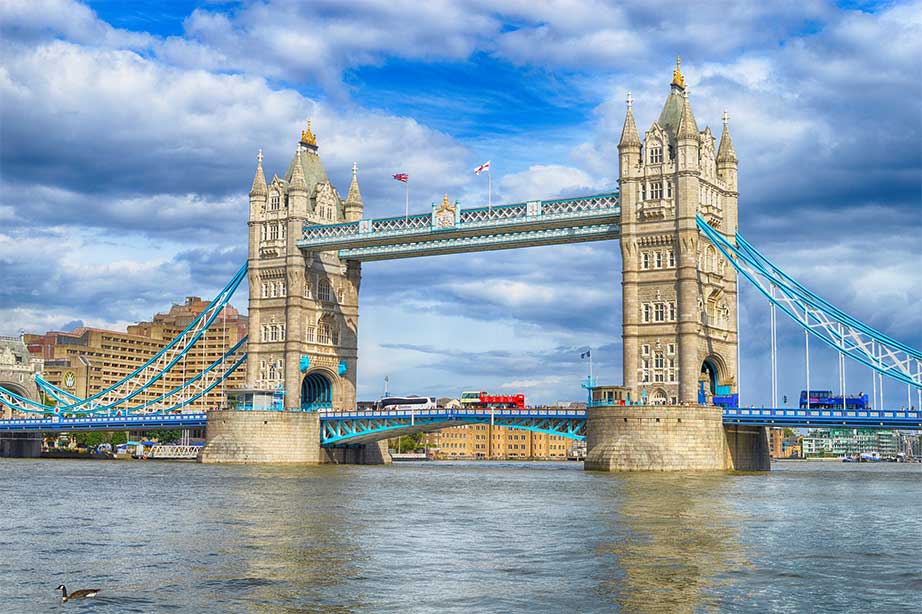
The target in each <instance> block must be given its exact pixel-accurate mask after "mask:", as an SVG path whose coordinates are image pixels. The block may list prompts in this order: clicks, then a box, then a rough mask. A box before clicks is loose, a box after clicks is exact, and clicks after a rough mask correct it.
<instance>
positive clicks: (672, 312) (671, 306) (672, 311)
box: [669, 302, 676, 322]
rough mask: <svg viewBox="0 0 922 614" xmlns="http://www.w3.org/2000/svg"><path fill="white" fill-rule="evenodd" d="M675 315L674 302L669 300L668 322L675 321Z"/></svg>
mask: <svg viewBox="0 0 922 614" xmlns="http://www.w3.org/2000/svg"><path fill="white" fill-rule="evenodd" d="M675 316H676V308H675V303H674V302H670V303H669V321H670V322H675V319H676V318H675Z"/></svg>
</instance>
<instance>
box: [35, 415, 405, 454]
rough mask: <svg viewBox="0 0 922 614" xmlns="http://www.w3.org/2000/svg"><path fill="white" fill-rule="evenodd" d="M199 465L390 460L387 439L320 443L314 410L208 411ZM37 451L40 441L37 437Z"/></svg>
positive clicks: (317, 419) (317, 418)
mask: <svg viewBox="0 0 922 614" xmlns="http://www.w3.org/2000/svg"><path fill="white" fill-rule="evenodd" d="M205 440H206V443H205V449H204V450H203V451H202V455H201V457H200V460H201V462H203V463H209V464H211V463H228V464H261V463H285V464H302V465H319V464H322V463H331V464H353V465H380V464H386V463H390V462H391V457H390V454H388V452H387V442H386V441H383V442H378V443H370V444H364V445H358V446H351V447H348V448H346V447H343V448H330V449H327V448H321V447H320V415H319V414H317V413H316V412H287V411H211V412H208V422H207V426H206V428H205ZM39 449H41V440H39Z"/></svg>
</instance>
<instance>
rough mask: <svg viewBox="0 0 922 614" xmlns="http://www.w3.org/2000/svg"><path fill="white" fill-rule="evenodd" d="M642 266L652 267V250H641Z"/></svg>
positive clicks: (644, 267) (643, 267) (645, 267)
mask: <svg viewBox="0 0 922 614" xmlns="http://www.w3.org/2000/svg"><path fill="white" fill-rule="evenodd" d="M640 268H642V269H649V268H650V252H641V254H640Z"/></svg>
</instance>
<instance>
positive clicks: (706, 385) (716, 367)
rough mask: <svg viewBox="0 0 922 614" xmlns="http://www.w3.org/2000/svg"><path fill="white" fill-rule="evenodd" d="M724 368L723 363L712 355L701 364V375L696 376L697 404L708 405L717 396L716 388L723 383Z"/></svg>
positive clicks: (718, 357)
mask: <svg viewBox="0 0 922 614" xmlns="http://www.w3.org/2000/svg"><path fill="white" fill-rule="evenodd" d="M725 373H726V366H725V365H724V361H723V360H722V359H721V358H720V356H717V355H716V354H712V355H710V356H708V357H707V358H705V359H704V361H702V363H701V374H700V375H699V376H698V402H699V403H709V402H710V400H711V398H712V397H714V396H717V394H718V388H717V387H718V386H719V385H720V382H722V381H724V374H725Z"/></svg>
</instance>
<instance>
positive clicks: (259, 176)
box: [250, 149, 268, 196]
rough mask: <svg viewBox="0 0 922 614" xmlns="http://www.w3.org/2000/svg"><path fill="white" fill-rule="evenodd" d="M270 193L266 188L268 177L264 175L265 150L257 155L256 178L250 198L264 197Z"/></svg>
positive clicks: (254, 178)
mask: <svg viewBox="0 0 922 614" xmlns="http://www.w3.org/2000/svg"><path fill="white" fill-rule="evenodd" d="M267 193H268V188H267V186H266V175H265V174H264V173H263V150H262V149H260V150H259V153H258V154H256V176H255V177H253V186H252V187H251V188H250V196H263V195H265V194H267Z"/></svg>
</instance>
